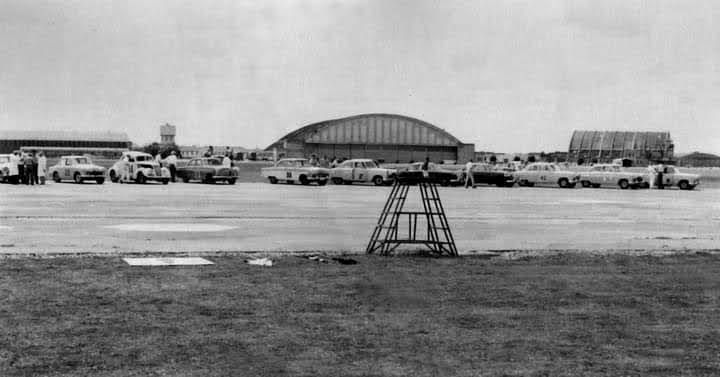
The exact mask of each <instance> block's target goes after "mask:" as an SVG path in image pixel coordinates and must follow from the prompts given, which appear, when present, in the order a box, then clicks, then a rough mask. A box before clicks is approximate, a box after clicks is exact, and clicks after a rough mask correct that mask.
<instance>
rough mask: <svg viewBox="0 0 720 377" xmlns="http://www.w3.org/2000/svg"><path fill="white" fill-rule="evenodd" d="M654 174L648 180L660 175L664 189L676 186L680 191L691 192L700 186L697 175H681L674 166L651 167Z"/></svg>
mask: <svg viewBox="0 0 720 377" xmlns="http://www.w3.org/2000/svg"><path fill="white" fill-rule="evenodd" d="M652 169H653V170H654V172H655V174H654V175H653V176H651V177H650V178H648V183H649V182H650V179H652V180H655V179H657V177H658V176H659V174H662V182H663V186H664V187H672V186H676V187H678V188H680V189H681V190H692V189H694V188H695V187H696V186H697V185H699V184H700V176H699V175H697V174H690V173H681V172H680V170H678V169H677V168H676V167H675V166H672V165H657V166H653V167H652ZM648 185H649V184H648Z"/></svg>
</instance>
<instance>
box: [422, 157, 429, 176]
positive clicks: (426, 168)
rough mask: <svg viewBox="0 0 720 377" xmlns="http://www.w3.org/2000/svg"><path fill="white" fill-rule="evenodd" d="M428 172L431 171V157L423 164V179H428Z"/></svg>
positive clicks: (426, 158)
mask: <svg viewBox="0 0 720 377" xmlns="http://www.w3.org/2000/svg"><path fill="white" fill-rule="evenodd" d="M428 170H430V157H425V162H424V163H423V164H422V173H423V177H425V178H427V177H429V176H430V173H428Z"/></svg>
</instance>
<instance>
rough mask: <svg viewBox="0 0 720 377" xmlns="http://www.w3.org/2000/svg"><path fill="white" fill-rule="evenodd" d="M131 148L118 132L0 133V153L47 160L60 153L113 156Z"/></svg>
mask: <svg viewBox="0 0 720 377" xmlns="http://www.w3.org/2000/svg"><path fill="white" fill-rule="evenodd" d="M130 146H131V143H130V139H128V136H127V134H125V133H122V132H110V131H108V132H81V131H24V130H9V131H0V153H12V152H13V151H16V150H26V151H27V150H37V151H44V152H45V154H46V155H47V156H48V157H57V156H60V155H64V154H86V153H88V154H96V155H109V156H110V155H112V156H114V155H116V154H119V153H120V152H122V151H124V150H127V149H129V148H130Z"/></svg>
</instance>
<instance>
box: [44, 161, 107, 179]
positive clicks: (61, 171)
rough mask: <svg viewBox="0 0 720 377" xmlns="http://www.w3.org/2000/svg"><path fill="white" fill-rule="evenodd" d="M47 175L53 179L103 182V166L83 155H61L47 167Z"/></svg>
mask: <svg viewBox="0 0 720 377" xmlns="http://www.w3.org/2000/svg"><path fill="white" fill-rule="evenodd" d="M48 175H49V176H50V177H52V179H53V181H55V182H61V181H63V180H73V181H75V183H83V182H84V181H95V182H97V183H98V184H102V183H103V182H105V168H104V167H102V166H98V165H95V164H93V163H92V161H90V159H89V158H88V157H85V156H62V157H60V161H58V163H57V164H55V165H54V166H51V167H50V168H49V169H48Z"/></svg>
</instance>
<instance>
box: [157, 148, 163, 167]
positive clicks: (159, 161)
mask: <svg viewBox="0 0 720 377" xmlns="http://www.w3.org/2000/svg"><path fill="white" fill-rule="evenodd" d="M155 162H157V164H158V165H159V166H160V167H162V156H161V155H160V151H158V152H157V153H156V154H155Z"/></svg>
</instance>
